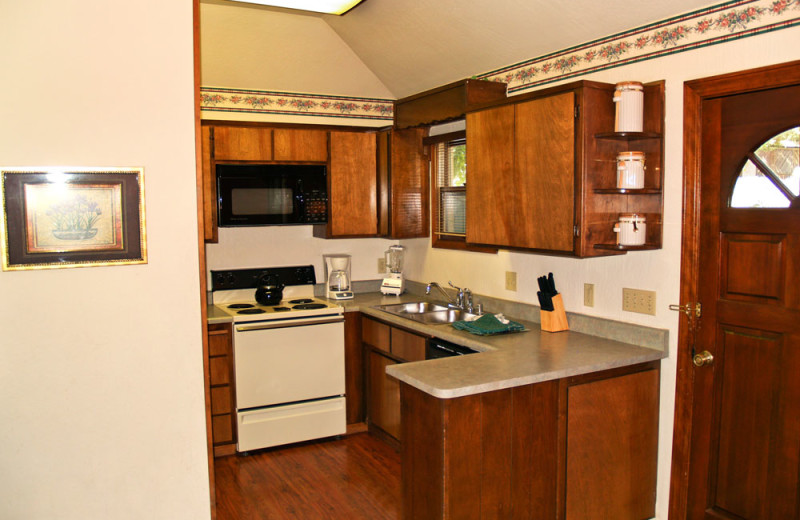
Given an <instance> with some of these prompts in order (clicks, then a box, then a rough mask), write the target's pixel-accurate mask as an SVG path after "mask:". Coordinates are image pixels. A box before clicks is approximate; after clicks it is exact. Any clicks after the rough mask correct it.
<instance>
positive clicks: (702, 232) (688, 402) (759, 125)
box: [670, 62, 800, 520]
mask: <svg viewBox="0 0 800 520" xmlns="http://www.w3.org/2000/svg"><path fill="white" fill-rule="evenodd" d="M777 69H780V70H777ZM791 78H794V81H795V83H796V84H800V62H798V63H795V64H794V66H793V67H789V68H787V67H786V66H783V67H780V66H779V67H774V68H772V69H764V70H759V71H754V72H752V73H741V74H738V75H730V76H724V77H722V78H710V79H708V80H699V81H698V82H693V83H694V84H689V85H688V86H687V116H689V117H687V119H686V125H687V140H686V142H687V152H686V164H687V169H688V170H689V171H688V172H687V177H688V178H687V191H688V195H689V196H688V197H687V199H688V200H689V201H690V202H689V204H690V207H689V208H688V211H687V212H686V214H687V215H688V216H687V219H688V220H689V223H688V224H685V226H684V233H685V235H687V236H685V237H684V240H685V241H686V242H685V243H684V255H683V256H684V266H683V273H682V286H683V287H682V294H683V295H684V296H686V295H687V294H691V293H690V292H687V291H688V289H687V288H689V287H695V288H696V289H695V290H696V293H695V294H696V298H697V301H698V302H700V303H701V305H702V313H701V316H700V317H699V319H697V318H695V319H694V320H692V321H690V322H689V325H687V326H685V327H684V323H682V324H681V338H680V342H681V348H680V350H681V351H680V352H679V360H678V365H679V367H678V368H679V375H678V384H677V396H676V401H677V404H676V425H675V438H674V444H673V476H672V490H671V502H670V518H689V519H693V520H694V519H697V520H700V519H733V518H736V519H743V520H750V519H775V520H777V519H796V518H798V517H800V500H799V499H800V492H799V491H798V489H800V377H798V374H800V274H799V273H798V267H800V207H798V204H796V199H795V201H794V203H793V204H792V206H793V207H789V208H784V209H779V208H770V209H763V208H734V207H731V204H730V200H731V195H732V190H733V186H734V184H735V182H736V179H737V177H738V176H739V171H740V170H741V168H742V166H743V165H744V163H745V162H746V159H747V157H746V156H747V154H748V153H749V152H751V151H753V150H755V149H756V148H757V147H758V146H759V145H760V144H762V143H763V142H765V141H766V140H767V139H769V138H770V137H772V136H774V135H776V134H778V133H780V132H782V131H784V130H786V129H788V128H791V127H794V126H797V125H798V123H800V87H798V86H787V82H788V81H791ZM770 87H774V88H770ZM690 108H691V109H693V110H692V111H691V112H690ZM694 165H697V166H699V175H698V176H697V182H691V181H692V180H693V179H692V178H691V176H692V175H693V172H694V171H695V170H694V168H695V167H696V166H694ZM695 190H697V191H695ZM693 197H694V198H693ZM694 219H696V220H694ZM689 224H691V225H689ZM687 243H688V245H687ZM692 244H694V245H695V246H696V247H697V249H696V256H695V254H694V253H692V250H693V247H692ZM692 276H696V278H695V279H690V277H692ZM684 301H686V300H684ZM690 354H699V355H701V356H704V358H705V359H701V358H696V363H694V364H692V362H691V361H690ZM712 357H713V359H712ZM704 361H705V362H704ZM698 365H699V366H698Z"/></svg>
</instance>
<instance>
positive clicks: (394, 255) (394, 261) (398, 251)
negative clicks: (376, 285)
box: [381, 246, 406, 296]
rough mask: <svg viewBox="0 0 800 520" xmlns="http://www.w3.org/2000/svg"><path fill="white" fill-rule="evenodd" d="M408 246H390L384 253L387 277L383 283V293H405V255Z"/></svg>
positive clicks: (396, 294) (397, 294)
mask: <svg viewBox="0 0 800 520" xmlns="http://www.w3.org/2000/svg"><path fill="white" fill-rule="evenodd" d="M405 252H406V248H405V247H404V246H389V249H388V250H387V251H386V252H385V253H384V255H385V258H386V271H387V275H386V278H384V279H383V282H382V283H381V292H382V293H383V294H394V295H395V296H400V295H401V294H403V290H404V289H405V288H404V287H403V257H404V256H405Z"/></svg>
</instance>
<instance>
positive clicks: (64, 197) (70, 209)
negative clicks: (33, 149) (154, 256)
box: [0, 167, 147, 271]
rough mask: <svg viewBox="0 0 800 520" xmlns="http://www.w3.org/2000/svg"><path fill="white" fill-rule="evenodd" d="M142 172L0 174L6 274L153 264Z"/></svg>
mask: <svg viewBox="0 0 800 520" xmlns="http://www.w3.org/2000/svg"><path fill="white" fill-rule="evenodd" d="M142 175H143V170H142V168H68V167H60V168H0V183H1V184H2V216H3V222H2V228H0V237H1V238H2V246H3V255H2V268H3V270H4V271H14V270H26V269H53V268H64V267H86V266H97V265H120V264H141V263H146V262H147V247H146V240H145V219H144V184H143V177H142Z"/></svg>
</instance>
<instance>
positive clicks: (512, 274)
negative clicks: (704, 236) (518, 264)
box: [506, 271, 517, 291]
mask: <svg viewBox="0 0 800 520" xmlns="http://www.w3.org/2000/svg"><path fill="white" fill-rule="evenodd" d="M516 290H517V273H516V271H506V291H516Z"/></svg>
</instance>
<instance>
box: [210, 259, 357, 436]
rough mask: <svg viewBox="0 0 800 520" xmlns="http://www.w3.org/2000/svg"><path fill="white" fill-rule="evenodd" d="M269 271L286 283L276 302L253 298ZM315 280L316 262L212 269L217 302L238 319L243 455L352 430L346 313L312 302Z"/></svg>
mask: <svg viewBox="0 0 800 520" xmlns="http://www.w3.org/2000/svg"><path fill="white" fill-rule="evenodd" d="M265 272H269V273H271V274H273V275H274V276H276V277H277V279H278V280H279V281H280V283H282V284H285V285H286V286H285V288H284V291H283V299H282V300H281V301H280V303H278V304H277V305H261V304H259V303H257V302H256V301H255V289H256V287H255V286H256V285H257V280H258V279H259V277H260V276H262V275H263V274H264V273H265ZM315 281H316V277H315V275H314V268H313V266H310V265H309V266H300V267H282V268H264V269H244V270H241V269H240V270H233V271H212V302H213V303H214V305H215V306H217V307H218V308H219V309H221V310H222V311H224V312H225V313H227V314H230V315H231V317H232V318H233V331H234V332H233V357H234V367H235V389H236V413H237V418H238V432H237V439H238V440H237V451H240V452H244V451H250V450H255V449H259V448H267V447H271V446H279V445H283V444H289V443H293V442H300V441H305V440H310V439H317V438H321V437H330V436H335V435H341V434H343V433H345V431H346V413H345V395H344V394H345V381H344V315H343V313H344V309H343V308H342V307H340V306H339V305H336V304H333V303H330V302H328V301H326V300H322V299H319V298H314V296H313V294H314V283H315ZM245 286H247V287H245Z"/></svg>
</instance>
